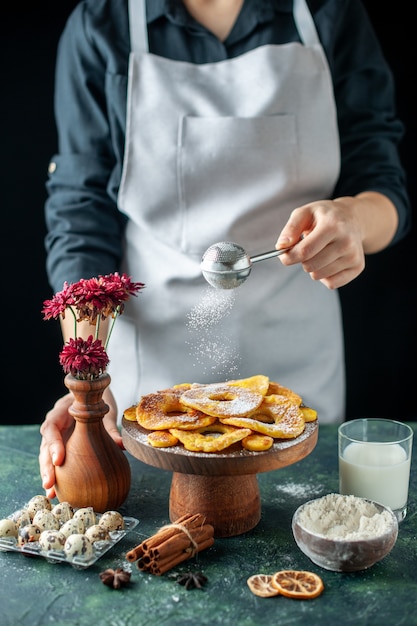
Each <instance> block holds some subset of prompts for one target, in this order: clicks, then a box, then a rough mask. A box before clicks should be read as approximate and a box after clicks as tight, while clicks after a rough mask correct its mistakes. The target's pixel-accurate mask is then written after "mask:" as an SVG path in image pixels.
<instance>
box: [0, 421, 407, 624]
mask: <svg viewBox="0 0 417 626" xmlns="http://www.w3.org/2000/svg"><path fill="white" fill-rule="evenodd" d="M411 426H412V427H413V429H414V430H415V431H416V430H417V424H415V423H413V424H411ZM39 442H40V436H39V428H38V426H16V427H15V426H2V427H0V518H2V517H6V516H7V515H9V514H10V513H12V512H13V511H15V510H17V509H18V508H20V507H21V506H22V505H23V504H25V503H26V502H27V501H28V500H29V499H30V498H31V497H32V496H33V495H36V494H38V493H43V491H42V488H41V480H40V476H39V468H38V451H39ZM416 445H417V441H415V442H414V461H413V462H412V467H411V478H410V492H409V503H408V514H407V517H406V519H405V520H404V522H402V524H401V525H400V530H399V536H398V540H397V543H396V545H395V547H394V548H393V550H392V551H391V553H390V554H389V555H388V556H387V557H386V558H385V559H383V560H382V561H380V562H379V563H377V564H376V565H374V566H373V567H372V568H370V569H368V570H365V571H363V572H357V573H350V574H344V573H336V572H330V571H327V570H324V569H321V568H320V567H318V566H316V565H314V564H313V563H312V562H311V561H310V560H309V559H308V558H307V557H306V556H305V555H304V554H303V553H302V552H301V551H300V550H299V549H298V547H297V545H296V544H295V542H294V539H293V536H292V532H291V518H292V515H293V513H294V511H295V509H296V508H297V507H298V506H299V505H300V504H302V503H303V502H305V501H307V500H310V499H312V498H316V497H320V496H322V495H324V494H326V493H330V492H336V491H338V469H337V427H336V426H334V425H320V428H319V438H318V443H317V446H316V448H315V449H314V450H313V452H312V453H311V454H310V455H309V456H308V457H306V458H304V459H303V460H301V461H299V462H298V463H295V464H294V465H291V466H288V467H286V468H283V469H279V470H275V471H271V472H266V473H262V474H259V475H258V482H259V488H260V493H261V501H262V516H261V520H260V522H259V524H258V525H257V527H256V528H254V529H253V530H252V531H250V532H248V533H246V534H244V535H240V536H237V537H229V538H222V539H220V538H219V539H215V543H214V545H213V546H212V547H211V548H209V549H207V550H205V551H203V552H200V553H199V554H198V555H197V556H196V557H194V558H193V559H191V560H189V561H187V562H185V563H182V564H181V565H178V566H177V568H176V569H175V570H171V573H173V572H185V571H189V570H193V571H202V572H203V573H204V574H205V576H206V577H207V578H208V582H207V584H206V585H205V586H204V588H203V590H200V589H191V590H186V589H185V588H184V587H183V586H181V585H179V584H178V583H177V582H176V581H175V580H173V579H172V578H170V577H169V576H168V574H165V575H163V576H153V575H151V574H148V573H144V572H140V571H139V570H138V569H137V568H136V567H135V566H134V565H133V566H131V564H130V563H128V562H127V561H126V560H125V554H126V552H127V550H129V549H130V548H132V547H133V546H135V545H137V544H139V543H140V542H141V541H143V540H144V539H145V538H146V537H149V536H151V535H153V534H154V533H155V532H156V531H157V530H158V529H159V528H160V527H161V526H162V525H164V524H167V523H169V515H168V506H169V491H170V484H171V473H170V472H168V471H165V470H160V469H156V468H153V467H150V466H147V465H144V464H143V463H141V462H140V461H138V460H137V459H134V458H132V457H131V456H130V455H129V454H128V453H127V454H128V457H129V460H130V462H131V468H132V487H131V490H130V493H129V496H128V498H127V500H126V502H125V504H124V505H123V507H122V508H121V511H122V513H123V514H124V515H128V516H132V517H136V518H138V519H139V524H138V526H137V527H136V528H135V529H134V530H133V531H132V532H130V533H129V534H127V535H126V536H125V537H124V538H123V539H122V540H121V541H120V543H118V544H116V545H115V546H114V547H113V548H112V549H111V550H110V551H109V552H108V553H106V554H105V555H104V556H103V557H102V558H101V559H100V560H99V561H97V562H96V563H95V564H94V565H93V566H91V567H90V568H88V569H85V570H80V569H74V568H73V567H72V566H71V565H69V564H67V563H49V562H47V561H46V560H44V559H42V558H30V557H25V556H23V555H22V554H19V553H16V552H5V551H2V552H0V624H1V626H46V625H47V624H54V626H64V625H65V626H66V625H68V626H69V625H71V626H96V625H97V626H107V625H108V626H124V625H130V624H132V625H135V626H145V625H147V624H157V625H159V626H162V625H167V626H205V625H210V626H211V625H216V624H221V625H222V626H228V625H230V626H263V625H268V626H271V625H273V624H277V625H294V624H295V625H298V624H300V625H301V624H303V625H304V624H308V625H309V626H316V625H320V626H324V625H327V624H328V625H329V626H338V625H345V624H346V625H347V624H349V625H350V624H352V625H355V626H356V625H357V624H360V625H361V626H368V625H369V626H371V625H372V626H373V625H378V626H379V625H381V624H383V625H384V626H394V625H395V626H400V625H402V624H404V626H410V625H413V624H417V469H416V467H417V464H416V461H415V459H416V458H417V456H416ZM108 567H112V568H115V567H124V568H125V569H129V568H131V570H132V576H131V583H130V585H129V586H128V587H125V588H123V589H121V590H118V591H116V590H113V589H110V588H109V587H106V586H105V585H103V583H102V582H101V580H100V578H99V573H100V572H101V571H103V570H104V569H106V568H108ZM281 569H306V570H310V571H313V572H316V573H318V574H319V575H320V576H321V578H322V579H323V582H324V585H325V590H324V592H323V594H322V595H321V596H319V597H318V598H316V599H314V600H293V599H289V598H284V597H282V596H276V597H273V598H259V597H257V596H255V595H253V594H252V593H251V592H250V591H249V589H248V587H247V584H246V580H247V578H249V576H251V575H253V574H257V573H266V574H268V573H269V574H272V573H274V572H276V571H278V570H281Z"/></svg>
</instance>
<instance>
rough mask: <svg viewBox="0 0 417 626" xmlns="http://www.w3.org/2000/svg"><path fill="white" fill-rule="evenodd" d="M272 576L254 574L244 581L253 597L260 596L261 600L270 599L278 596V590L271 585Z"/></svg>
mask: <svg viewBox="0 0 417 626" xmlns="http://www.w3.org/2000/svg"><path fill="white" fill-rule="evenodd" d="M271 580H272V576H269V575H268V574H254V575H253V576H251V577H250V578H248V580H247V581H246V582H247V583H248V587H249V589H250V590H251V591H252V593H254V594H255V596H260V597H261V598H271V597H272V596H277V595H278V594H279V591H278V589H276V588H275V587H273V586H272V584H271Z"/></svg>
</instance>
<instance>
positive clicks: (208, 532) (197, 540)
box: [126, 513, 214, 575]
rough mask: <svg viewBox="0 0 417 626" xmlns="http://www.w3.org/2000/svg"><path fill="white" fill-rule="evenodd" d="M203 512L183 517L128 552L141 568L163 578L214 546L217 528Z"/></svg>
mask: <svg viewBox="0 0 417 626" xmlns="http://www.w3.org/2000/svg"><path fill="white" fill-rule="evenodd" d="M204 520H205V518H204V517H203V515H201V514H200V513H197V514H195V515H184V516H182V517H181V518H179V519H178V520H176V521H175V522H174V523H173V524H171V525H170V526H167V527H164V528H161V529H160V530H159V531H157V532H156V533H155V534H154V535H153V536H152V537H150V538H149V539H147V540H145V541H142V543H140V544H139V545H138V546H136V547H135V548H133V549H132V550H130V551H129V552H127V553H126V558H127V559H128V560H129V561H137V567H138V569H140V570H142V571H147V572H150V573H151V574H156V575H161V574H164V573H165V572H167V571H168V570H169V569H172V568H173V567H175V566H176V565H178V564H179V563H181V562H182V561H185V560H187V559H190V558H191V557H193V556H194V555H195V554H197V553H198V552H201V550H204V549H206V548H209V547H210V546H211V545H213V543H214V528H213V526H211V525H210V524H205V523H204Z"/></svg>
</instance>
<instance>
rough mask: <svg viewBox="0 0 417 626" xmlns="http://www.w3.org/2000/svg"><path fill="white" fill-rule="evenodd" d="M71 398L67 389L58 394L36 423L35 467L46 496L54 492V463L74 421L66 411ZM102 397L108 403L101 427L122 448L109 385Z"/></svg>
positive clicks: (60, 456)
mask: <svg viewBox="0 0 417 626" xmlns="http://www.w3.org/2000/svg"><path fill="white" fill-rule="evenodd" d="M73 399H74V398H73V396H72V394H71V393H67V394H66V395H65V396H62V398H59V400H57V402H56V403H55V405H54V406H53V408H52V409H51V410H50V411H48V413H47V414H46V417H45V420H44V422H43V423H42V424H41V427H40V433H41V435H42V441H41V445H40V451H39V469H40V474H41V477H42V487H43V488H44V489H45V493H46V496H47V497H48V498H51V499H52V498H54V497H55V496H56V493H55V466H57V465H62V463H63V462H64V459H65V441H66V440H67V439H68V437H69V436H70V434H71V432H72V430H73V428H74V424H75V422H74V418H73V417H72V416H71V415H70V414H69V412H68V409H69V408H70V406H71V404H72V402H73ZM103 399H104V401H105V402H106V403H107V404H108V406H109V411H108V413H107V414H106V415H105V416H104V419H103V424H104V427H105V428H106V430H107V432H108V433H109V435H110V436H111V437H112V439H113V440H114V441H115V443H116V444H117V445H118V446H119V447H120V448H122V449H123V448H124V446H123V442H122V437H121V435H120V432H119V430H118V428H117V407H116V403H115V400H114V397H113V394H112V393H111V391H110V389H109V388H107V389H106V390H105V392H104V394H103Z"/></svg>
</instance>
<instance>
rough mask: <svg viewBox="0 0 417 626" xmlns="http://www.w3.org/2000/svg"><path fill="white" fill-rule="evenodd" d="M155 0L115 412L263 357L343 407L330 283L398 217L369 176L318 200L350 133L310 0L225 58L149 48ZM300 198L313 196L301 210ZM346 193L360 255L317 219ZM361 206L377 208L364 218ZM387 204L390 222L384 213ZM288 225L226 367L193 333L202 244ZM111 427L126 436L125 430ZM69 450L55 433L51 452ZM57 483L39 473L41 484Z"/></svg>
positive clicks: (337, 413) (241, 293) (132, 193)
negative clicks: (130, 289)
mask: <svg viewBox="0 0 417 626" xmlns="http://www.w3.org/2000/svg"><path fill="white" fill-rule="evenodd" d="M184 4H185V5H186V6H187V7H188V8H189V11H190V13H191V14H192V15H194V16H195V17H197V18H198V17H200V19H201V21H202V22H203V23H204V20H206V23H208V24H209V25H210V24H212V23H213V24H217V22H214V17H213V16H214V13H213V12H212V13H210V11H209V12H208V13H206V12H205V10H204V8H202V7H200V4H201V3H200V2H198V1H197V2H192V1H189V2H184ZM216 4H218V5H220V4H223V5H229V6H230V10H229V11H228V12H227V15H228V16H229V19H230V18H233V19H235V17H236V16H235V13H236V14H237V13H238V12H239V10H241V8H242V5H243V4H244V3H243V1H240V2H230V3H226V2H223V3H216V2H213V5H216ZM146 15H147V14H146V3H145V0H129V24H130V46H131V54H130V61H129V79H128V100H127V120H126V141H125V153H124V160H123V172H122V178H121V184H120V189H119V194H118V207H119V209H120V211H121V212H122V213H123V214H124V215H126V216H127V218H128V221H127V225H126V230H125V247H124V249H125V254H124V258H123V263H122V266H121V269H122V270H123V271H125V272H127V273H128V274H129V275H130V276H132V278H133V280H136V281H139V280H140V281H141V282H143V283H145V285H146V289H145V290H144V292H143V294H141V296H140V297H139V298H137V299H133V300H132V301H130V302H129V306H128V307H126V310H125V313H124V315H123V316H122V317H121V318H120V319H119V320H118V322H117V324H116V326H115V329H114V331H113V335H112V340H111V343H110V359H111V361H110V370H109V371H110V374H111V377H112V390H113V394H114V395H115V398H116V401H117V405H118V415H119V418H120V416H121V414H122V411H123V409H124V408H127V407H128V406H130V405H131V404H133V403H134V402H137V400H138V399H139V397H140V395H142V394H144V393H150V392H152V391H155V390H157V389H161V388H166V387H169V386H171V385H173V384H176V383H182V382H215V381H218V380H225V379H226V378H237V377H245V376H251V375H253V374H258V373H262V374H266V375H268V376H269V377H270V378H271V379H272V380H277V381H279V382H281V383H282V384H284V385H286V386H288V387H290V388H292V389H294V390H295V391H297V393H299V394H300V395H301V396H302V397H303V399H304V401H305V403H306V404H308V405H310V406H313V407H314V408H315V409H316V410H317V411H318V414H319V419H320V420H321V421H322V422H331V421H333V422H335V421H342V420H343V418H344V404H345V382H344V354H343V334H342V320H341V311H340V304H339V299H338V295H337V291H336V290H335V289H334V288H335V287H338V286H340V285H341V284H344V283H345V282H348V280H350V277H349V272H350V271H352V272H356V274H357V273H359V272H360V271H361V269H362V268H363V263H364V261H363V256H364V252H373V251H375V250H377V249H379V248H382V247H385V246H386V245H388V244H389V242H390V240H391V239H392V238H393V236H394V234H395V231H396V227H397V222H398V219H397V213H396V210H395V207H394V205H393V203H392V202H391V201H390V200H389V199H388V198H387V197H386V196H384V195H382V194H380V193H377V192H373V191H372V190H370V192H369V193H367V191H368V190H366V189H364V190H363V191H364V192H365V193H364V194H363V195H362V197H360V199H359V198H358V199H357V200H356V205H357V209H355V210H353V209H352V210H351V203H352V202H353V198H346V199H345V198H341V199H340V200H338V201H336V204H337V206H335V203H333V202H330V201H328V202H320V201H321V199H323V198H331V197H332V194H333V191H334V189H335V185H336V182H337V180H338V177H339V173H340V139H339V131H338V120H337V111H336V106H335V99H334V92H333V84H332V77H331V73H330V69H329V66H328V62H327V59H326V55H325V53H324V51H323V48H322V45H321V43H320V40H319V37H318V34H317V30H316V27H315V24H314V21H313V19H312V16H311V14H310V11H309V8H308V6H307V4H306V1H305V0H294V6H293V19H294V22H295V26H296V29H297V32H298V35H299V39H300V41H295V42H289V43H285V44H283V45H263V46H260V47H257V48H255V49H253V50H250V51H248V52H246V53H245V54H242V55H240V56H237V57H234V58H231V59H226V60H224V61H221V62H218V63H205V64H195V63H187V62H182V61H175V60H172V59H167V58H164V57H161V56H157V55H155V54H151V53H150V52H149V45H148V29H147V19H146ZM233 19H232V23H233ZM218 24H219V33H220V32H221V30H222V27H221V24H222V23H221V22H218ZM224 26H225V31H226V32H228V31H229V30H230V27H231V26H232V24H230V25H229V26H228V25H227V19H225V24H224ZM213 28H214V27H213ZM314 201H316V203H314ZM310 202H313V204H312V205H307V203H310ZM296 207H304V208H302V209H298V210H297V211H296V212H294V213H292V212H293V210H294V209H295V208H296ZM345 209H346V216H347V217H346V230H347V231H348V233H349V236H350V241H352V240H354V241H355V242H359V241H360V245H358V246H357V251H356V253H355V254H352V251H351V250H349V252H348V254H349V255H350V257H351V258H350V263H351V267H350V266H349V262H346V260H345V258H344V257H345V256H346V252H345V251H344V250H343V249H342V247H341V245H339V250H338V251H337V252H334V249H335V244H334V243H333V238H336V237H335V235H334V233H333V234H332V233H331V231H329V229H327V231H326V229H325V228H324V227H323V224H324V225H326V223H328V222H331V221H332V220H333V219H334V218H333V217H329V216H330V214H332V215H333V214H335V215H337V214H338V213H339V217H338V218H337V220H336V221H334V223H335V225H336V230H337V229H339V230H340V231H342V230H343V220H341V219H340V214H341V213H343V211H344V210H345ZM361 210H366V212H367V215H368V217H367V219H366V220H365V219H364V220H363V222H361V220H359V219H358V215H359V211H361ZM355 211H356V213H357V215H356V216H355V217H354V218H351V217H348V216H349V214H350V213H351V214H355ZM290 216H291V219H290V221H289V218H290ZM361 219H362V218H361ZM377 219H378V220H380V221H381V224H382V225H381V226H378V227H374V224H375V223H376V220H377ZM352 222H353V224H354V228H352ZM370 226H372V227H373V230H372V229H370V230H368V229H369V228H370ZM355 229H356V230H355ZM352 231H353V234H352ZM368 232H369V241H368V240H367V237H368ZM280 233H281V238H280V240H279V242H278V247H286V245H288V244H289V243H296V242H297V241H299V240H300V237H301V236H303V239H302V241H299V243H297V245H296V246H295V247H294V249H293V250H292V251H291V252H289V253H286V254H285V255H283V256H282V257H281V260H282V263H280V262H279V261H277V260H276V259H275V260H268V261H264V262H262V263H259V264H256V266H254V268H253V269H252V272H251V276H250V278H249V279H248V280H247V281H246V283H245V284H243V285H242V286H241V287H239V288H238V289H236V290H235V292H234V293H233V296H232V297H233V302H232V306H231V307H230V311H228V314H227V315H225V316H224V318H223V319H222V320H221V326H220V328H221V336H220V337H219V338H218V340H217V339H216V341H214V342H213V345H214V344H215V343H216V344H218V341H220V342H222V341H224V343H225V345H226V350H227V351H229V353H230V355H231V357H230V362H228V363H226V366H225V367H226V370H227V368H229V372H228V371H222V370H221V368H219V367H217V368H216V353H215V351H214V352H213V351H212V352H211V354H210V355H207V356H208V358H209V359H211V363H210V366H208V363H207V360H206V361H205V360H204V358H197V357H196V354H195V350H196V342H198V336H196V334H195V333H194V335H193V333H192V332H191V331H190V325H189V323H188V321H189V319H190V314H192V312H193V311H194V310H195V307H196V306H198V305H199V303H202V302H204V301H205V299H207V290H210V289H212V288H211V287H208V285H207V283H205V281H204V279H203V277H202V275H201V270H200V261H201V257H202V254H203V253H204V251H205V250H206V249H207V248H208V247H209V246H210V245H211V244H213V243H215V242H218V241H235V242H237V243H239V244H240V245H242V246H243V247H244V248H245V250H247V251H248V252H249V253H250V254H251V255H254V254H257V253H261V252H265V251H266V250H270V249H271V248H273V247H274V245H275V243H276V240H277V237H278V235H280ZM329 233H330V234H329ZM362 242H363V243H364V244H365V246H367V247H368V249H364V248H363V247H362ZM351 245H352V244H351ZM352 248H353V246H352ZM341 259H342V260H341ZM358 267H360V269H359V270H358V269H357V268H358ZM101 273H103V272H101ZM312 278H313V279H314V280H312ZM338 281H340V282H338ZM329 287H330V289H329ZM200 330H201V329H200ZM205 330H206V329H203V331H204V332H205ZM197 334H198V333H197ZM197 349H198V348H197ZM218 349H220V348H218ZM193 350H194V352H193ZM219 359H220V357H219ZM217 365H218V364H217ZM228 374H229V375H228ZM66 402H67V401H66ZM57 411H58V409H56V410H55V413H54V412H51V414H52V415H51V414H49V415H48V417H47V420H46V422H45V424H46V425H45V424H44V425H43V427H42V434H43V436H44V446H43V452H42V453H41V458H44V459H45V460H44V461H42V460H41V467H42V464H44V467H45V468H46V467H47V463H48V461H47V460H46V457H47V456H48V455H49V452H50V451H49V452H47V451H46V448H47V447H48V443H47V442H48V439H49V442H51V441H52V439H53V438H54V439H56V438H57V433H58V431H59V429H56V427H55V426H52V427H51V428H50V429H49V431H48V424H50V423H51V421H52V422H53V421H54V419H56V418H54V417H53V415H55V416H56V414H57ZM111 417H112V418H113V419H114V415H112V416H109V418H108V419H109V420H110V418H111ZM114 428H115V427H114V424H113V429H114ZM48 432H49V433H53V435H54V437H52V436H50V435H48ZM114 437H115V438H116V439H117V440H118V441H120V439H119V436H118V434H116V431H114ZM54 445H56V444H54ZM62 454H63V451H62V448H61V447H59V445H58V449H57V450H55V455H56V456H55V460H56V461H57V462H59V459H60V458H61V457H62ZM42 455H43V456H42ZM48 471H50V467H49V466H48ZM44 473H45V475H47V474H48V472H47V471H46V472H44ZM52 484H53V483H52V482H51V479H50V478H47V479H46V481H44V486H46V488H49V487H50V486H51V485H52Z"/></svg>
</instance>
